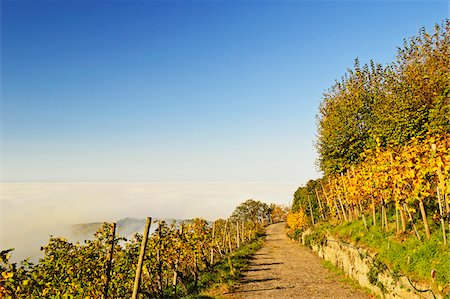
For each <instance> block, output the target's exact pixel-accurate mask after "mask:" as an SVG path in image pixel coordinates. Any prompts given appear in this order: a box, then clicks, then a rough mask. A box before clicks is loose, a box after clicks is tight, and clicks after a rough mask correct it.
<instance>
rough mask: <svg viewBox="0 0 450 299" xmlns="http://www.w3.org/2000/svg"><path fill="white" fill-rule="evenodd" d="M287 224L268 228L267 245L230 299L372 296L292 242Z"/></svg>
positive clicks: (260, 251)
mask: <svg viewBox="0 0 450 299" xmlns="http://www.w3.org/2000/svg"><path fill="white" fill-rule="evenodd" d="M284 225H285V224H284V223H278V224H274V225H271V226H269V227H268V228H267V239H266V241H265V243H264V245H263V247H262V248H261V249H260V250H259V251H258V252H257V253H256V254H255V256H254V260H253V261H252V264H251V266H250V267H249V269H248V270H247V271H246V272H245V276H244V279H243V280H242V282H241V285H240V286H239V287H238V288H237V289H236V290H235V291H234V292H233V293H232V294H229V295H230V298H233V299H245V298H252V299H256V298H258V299H259V298H268V299H271V298H280V299H282V298H346V299H350V298H370V297H369V296H368V295H366V294H364V293H362V292H361V291H358V290H355V289H353V288H352V287H351V286H349V285H346V284H343V283H342V282H340V281H339V277H338V276H337V275H336V274H334V273H332V272H330V271H329V270H327V269H326V268H324V267H323V266H322V263H321V259H320V258H319V257H318V256H316V255H315V254H314V253H312V252H311V251H310V250H308V249H307V248H305V247H303V246H300V245H299V244H298V243H296V242H293V241H291V240H290V239H289V238H288V237H287V236H286V232H285V230H284Z"/></svg>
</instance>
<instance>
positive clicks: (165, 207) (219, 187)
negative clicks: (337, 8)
mask: <svg viewBox="0 0 450 299" xmlns="http://www.w3.org/2000/svg"><path fill="white" fill-rule="evenodd" d="M297 187H298V183H296V182H150V183H145V182H119V183H117V182H114V183H113V182H106V183H100V182H95V183H1V184H0V249H6V248H11V247H13V248H16V250H15V251H14V260H20V259H23V258H25V257H32V258H35V257H36V255H37V254H38V250H39V247H40V246H42V245H44V244H46V242H47V241H48V238H49V235H55V236H56V235H67V234H68V232H69V228H70V225H73V224H78V223H86V222H103V221H117V220H118V219H122V218H125V217H133V218H143V217H146V216H151V217H153V218H170V219H190V218H194V217H203V218H205V219H208V220H214V219H217V218H227V217H228V216H229V215H230V214H231V213H232V211H233V209H234V208H235V207H236V206H237V205H238V204H239V203H241V202H243V201H245V200H247V199H249V198H252V199H256V200H261V201H264V202H267V203H270V202H274V203H279V204H285V205H287V204H289V202H290V201H291V200H292V195H293V193H294V191H295V190H296V188H297ZM36 252H37V253H36Z"/></svg>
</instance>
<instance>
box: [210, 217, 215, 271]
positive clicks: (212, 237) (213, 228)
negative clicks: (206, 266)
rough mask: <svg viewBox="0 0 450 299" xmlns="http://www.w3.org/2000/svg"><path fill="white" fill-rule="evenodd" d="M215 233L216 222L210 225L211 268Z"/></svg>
mask: <svg viewBox="0 0 450 299" xmlns="http://www.w3.org/2000/svg"><path fill="white" fill-rule="evenodd" d="M215 232H216V222H215V221H214V222H213V224H212V236H211V266H212V265H213V264H214V234H215Z"/></svg>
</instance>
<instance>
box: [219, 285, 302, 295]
mask: <svg viewBox="0 0 450 299" xmlns="http://www.w3.org/2000/svg"><path fill="white" fill-rule="evenodd" d="M292 288H295V287H294V286H277V287H273V288H262V289H254V290H243V291H234V292H231V293H227V294H238V293H251V292H263V291H274V290H285V289H292Z"/></svg>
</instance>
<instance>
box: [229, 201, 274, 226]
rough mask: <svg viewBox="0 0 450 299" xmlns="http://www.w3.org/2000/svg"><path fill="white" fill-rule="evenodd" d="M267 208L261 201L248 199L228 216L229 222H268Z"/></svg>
mask: <svg viewBox="0 0 450 299" xmlns="http://www.w3.org/2000/svg"><path fill="white" fill-rule="evenodd" d="M269 214H270V213H269V206H268V205H267V204H265V203H263V202H261V201H256V200H253V199H249V200H247V201H245V202H243V203H241V204H240V205H238V206H237V207H236V208H235V210H234V211H233V214H231V216H230V220H231V221H253V222H258V223H264V222H268V220H269Z"/></svg>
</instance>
